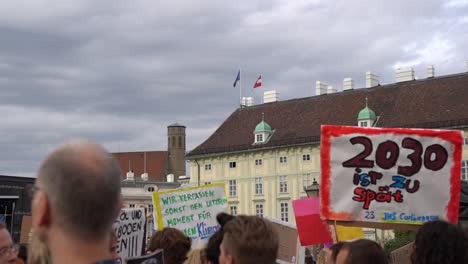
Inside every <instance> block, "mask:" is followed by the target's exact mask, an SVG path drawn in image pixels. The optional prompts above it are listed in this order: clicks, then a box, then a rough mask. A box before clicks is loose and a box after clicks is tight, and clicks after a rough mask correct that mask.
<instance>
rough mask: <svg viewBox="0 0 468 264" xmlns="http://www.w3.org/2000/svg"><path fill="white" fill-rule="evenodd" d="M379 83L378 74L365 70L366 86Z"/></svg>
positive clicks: (369, 86)
mask: <svg viewBox="0 0 468 264" xmlns="http://www.w3.org/2000/svg"><path fill="white" fill-rule="evenodd" d="M377 85H379V76H377V75H376V74H374V73H373V72H370V71H368V72H366V88H371V87H374V86H377Z"/></svg>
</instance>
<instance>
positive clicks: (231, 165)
mask: <svg viewBox="0 0 468 264" xmlns="http://www.w3.org/2000/svg"><path fill="white" fill-rule="evenodd" d="M235 167H236V162H235V161H231V162H229V168H231V169H233V168H235Z"/></svg>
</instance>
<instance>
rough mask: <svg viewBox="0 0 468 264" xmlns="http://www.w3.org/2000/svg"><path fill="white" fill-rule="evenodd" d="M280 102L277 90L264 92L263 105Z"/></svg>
mask: <svg viewBox="0 0 468 264" xmlns="http://www.w3.org/2000/svg"><path fill="white" fill-rule="evenodd" d="M277 101H279V93H278V92H277V91H276V90H271V91H265V92H263V103H264V104H266V103H273V102H277Z"/></svg>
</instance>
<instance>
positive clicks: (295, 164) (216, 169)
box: [186, 73, 468, 223]
mask: <svg viewBox="0 0 468 264" xmlns="http://www.w3.org/2000/svg"><path fill="white" fill-rule="evenodd" d="M455 77H456V78H455ZM467 85H468V73H467V74H460V75H456V76H443V77H438V78H431V79H429V78H428V79H427V80H424V81H421V80H419V81H410V82H404V83H396V84H391V85H388V87H386V86H381V85H378V86H376V87H371V88H369V89H357V90H352V91H345V92H341V93H334V94H324V95H319V96H314V97H308V98H302V99H294V100H289V101H283V102H274V103H268V104H262V105H257V106H252V107H245V108H239V109H237V110H236V111H235V112H234V113H233V114H231V116H229V117H228V118H227V119H226V121H224V123H223V124H222V125H221V126H220V127H219V128H218V129H217V130H216V131H215V132H214V133H213V134H212V135H211V136H210V137H209V138H208V139H207V140H206V141H205V142H203V143H202V144H200V145H199V146H198V147H197V148H195V149H194V150H193V151H191V152H190V153H188V155H187V156H186V158H187V160H189V161H190V175H191V177H190V178H191V183H192V184H200V185H203V184H207V183H215V182H224V183H225V184H226V195H227V198H228V209H229V210H230V212H231V213H232V214H248V215H259V216H266V217H272V218H275V219H279V220H283V221H287V222H290V223H295V217H294V211H293V207H292V201H293V200H296V199H300V198H305V197H307V194H306V193H305V191H304V188H305V187H308V186H310V185H311V184H312V183H313V181H314V180H316V181H317V182H318V183H319V184H320V125H321V124H336V125H348V126H349V125H351V126H368V127H369V126H377V127H409V128H428V129H452V130H461V131H464V134H465V135H466V136H465V140H464V141H465V145H464V147H463V161H462V176H461V177H462V179H464V180H468V111H466V109H465V107H464V105H460V104H454V103H453V102H459V101H460V98H465V99H467V100H465V101H468V95H467V93H466V92H465V91H464V90H466V87H467ZM440 87H444V89H447V88H446V87H449V88H448V89H449V90H450V91H448V90H443V89H441V88H440ZM425 93H429V94H431V97H430V98H429V99H428V97H425V96H423V95H424V94H425ZM366 98H369V103H372V109H373V110H375V112H374V111H373V110H371V109H370V108H368V106H367V99H366ZM431 98H433V99H431ZM441 98H442V99H441ZM431 100H434V102H432V101H431ZM364 102H366V106H365V108H364V109H363V106H364V105H363V103H364ZM396 102H397V103H396ZM337 106H338V107H337ZM415 106H418V107H415ZM428 113H429V114H428ZM440 113H451V115H444V114H442V115H441V114H440ZM453 113H456V114H453ZM265 117H266V118H265ZM262 123H264V124H262ZM270 125H271V127H270ZM259 126H261V129H259ZM265 131H266V132H265ZM263 132H265V133H263ZM260 134H262V135H261V136H259V135H260ZM259 140H260V141H259Z"/></svg>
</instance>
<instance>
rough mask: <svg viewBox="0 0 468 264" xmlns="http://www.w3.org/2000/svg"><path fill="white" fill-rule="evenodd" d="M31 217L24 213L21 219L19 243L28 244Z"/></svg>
mask: <svg viewBox="0 0 468 264" xmlns="http://www.w3.org/2000/svg"><path fill="white" fill-rule="evenodd" d="M31 226H32V217H31V216H30V215H24V216H23V219H21V233H20V243H21V244H28V243H29V238H30V236H31Z"/></svg>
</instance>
